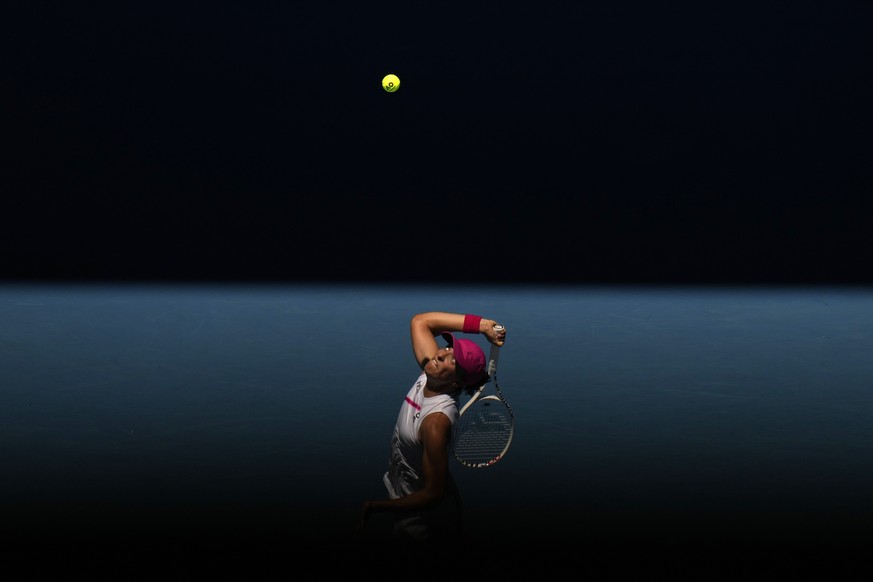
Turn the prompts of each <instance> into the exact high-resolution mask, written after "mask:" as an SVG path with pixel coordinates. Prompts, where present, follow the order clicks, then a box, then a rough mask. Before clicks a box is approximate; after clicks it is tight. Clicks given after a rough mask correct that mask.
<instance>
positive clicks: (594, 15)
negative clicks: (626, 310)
mask: <svg viewBox="0 0 873 582" xmlns="http://www.w3.org/2000/svg"><path fill="white" fill-rule="evenodd" d="M568 4H569V3H568ZM871 25H873V5H871V3H870V2H868V1H862V0H854V1H837V2H813V1H811V0H802V1H799V2H791V3H776V2H740V3H724V4H717V5H713V4H711V3H702V4H701V3H692V2H675V3H669V4H666V5H653V4H652V3H647V2H642V1H627V2H602V3H597V4H592V3H576V5H575V6H573V5H567V4H558V3H535V4H523V5H511V4H505V3H490V4H487V5H478V4H477V5H475V6H470V5H469V3H464V4H462V5H458V6H454V5H448V4H445V3H437V2H417V3H411V2H404V3H400V2H380V3H378V4H376V5H373V4H370V3H347V4H335V3H329V2H320V3H319V2H312V3H309V4H301V3H296V2H295V3H291V2H288V3H279V2H273V3H242V2H239V3H231V2H223V1H222V2H211V3H193V2H161V1H159V2H136V3H123V4H116V5H111V6H110V5H102V6H99V7H98V6H97V5H83V4H82V3H66V4H61V3H57V5H55V3H44V2H43V3H41V2H28V3H23V4H22V5H20V6H17V7H15V9H14V10H9V11H8V12H7V13H6V14H5V15H4V18H3V19H2V34H0V59H2V61H0V62H2V91H0V147H2V150H3V151H2V157H0V160H2V161H0V189H2V207H0V208H2V210H0V265H2V271H0V278H2V280H4V281H9V282H18V281H38V282H48V283H52V284H54V283H60V282H67V281H193V282H205V283H213V282H216V283H217V282H223V281H253V282H268V283H270V282H297V281H324V282H339V283H352V282H363V283H367V282H383V281H400V282H413V283H435V282H450V283H465V282H471V281H474V282H475V281H483V282H489V283H492V282H510V283H524V282H536V283H556V284H557V283H572V284H577V283H584V284H587V283H618V284H625V283H630V284H658V283H697V284H762V285H767V284H789V285H805V284H815V283H822V284H861V285H866V284H870V283H873V270H871V269H870V268H869V260H868V253H867V247H868V246H869V243H868V239H869V232H870V226H869V223H870V221H869V216H870V215H871V211H873V199H871V195H873V166H871V162H870V161H871V159H873V140H871V138H870V136H871V130H873V114H871V108H870V104H871V103H873V79H871V75H873V72H871V71H873V67H871V62H873V35H871V34H870V31H871V30H873V26H871ZM389 72H393V73H396V74H397V75H398V76H399V77H400V79H401V81H402V86H401V88H400V90H399V91H398V92H397V93H394V94H388V93H385V92H384V91H383V90H382V89H381V87H380V80H381V78H382V77H383V76H384V75H385V74H387V73H389ZM58 288H60V287H58ZM551 315H554V314H551ZM560 315H561V314H557V315H556V316H558V317H559V316H560ZM95 319H96V320H99V318H95ZM71 337H73V338H74V339H75V338H76V337H77V336H75V335H72V336H71ZM107 337H108V336H104V337H103V339H104V341H105V340H106V339H107ZM857 337H858V338H860V339H861V340H865V339H866V335H864V333H863V332H858V336H857ZM71 341H72V340H71ZM77 345H78V344H77ZM121 345H124V344H123V343H122V344H121ZM853 345H854V346H855V349H861V348H863V347H864V346H863V341H858V342H857V343H855V344H853ZM35 354H36V355H37V356H39V355H40V354H41V352H40V351H39V350H37V351H36V352H35ZM374 359H375V358H374ZM37 361H38V362H40V364H39V365H42V364H41V360H39V358H37ZM180 368H182V367H181V366H180ZM35 369H39V367H38V366H35ZM128 374H130V371H129V370H125V371H124V373H123V374H122V376H123V377H124V379H127V375H128ZM65 418H66V417H65ZM70 418H72V419H73V420H76V419H79V418H82V417H81V416H76V415H75V414H72V415H70ZM371 436H372V435H370V434H368V435H367V436H366V438H368V439H369V438H371ZM33 463H34V464H35V465H37V466H41V465H40V461H39V460H38V459H37V460H34V461H33ZM47 466H49V465H47ZM11 478H12V479H14V478H15V476H12V477H11ZM64 486H65V484H64V483H58V485H57V489H54V490H55V491H64ZM37 493H38V492H37ZM35 494H36V493H35ZM98 502H99V500H98ZM305 502H306V500H302V501H300V503H305ZM98 505H99V503H98ZM29 509H30V508H22V509H19V510H16V511H19V513H15V514H14V515H12V516H11V519H10V520H9V521H7V523H13V524H16V525H15V526H14V528H17V527H18V526H17V524H19V523H21V524H26V526H22V527H21V535H20V536H18V538H17V539H15V540H13V541H12V542H9V541H8V540H4V544H5V545H4V553H5V554H7V557H9V556H11V557H14V558H19V559H20V562H19V563H21V564H24V566H26V567H27V568H31V569H32V570H31V571H33V572H45V571H47V570H51V571H53V572H54V571H55V570H58V571H63V570H64V568H65V565H68V564H75V565H76V566H77V567H76V569H75V571H79V572H82V571H85V572H87V571H93V572H98V571H99V572H101V573H103V572H107V573H108V576H109V577H112V578H113V579H119V578H126V579H130V578H131V577H136V576H135V575H136V574H137V573H140V574H143V575H144V577H146V576H145V575H146V574H147V575H154V576H157V575H158V574H160V573H165V574H168V575H169V573H179V572H182V574H179V577H181V578H186V577H187V578H188V579H190V578H195V577H198V574H203V573H209V574H210V575H212V574H213V573H215V572H219V573H220V572H225V573H226V572H227V571H228V568H229V567H230V566H229V565H228V564H230V565H232V566H233V567H234V568H236V569H237V570H238V571H239V572H241V573H244V572H255V571H259V570H262V569H263V570H267V569H271V568H273V567H274V566H275V571H277V572H280V573H282V574H283V575H285V574H287V573H288V572H289V571H294V568H295V566H297V565H298V561H299V560H300V557H301V556H303V557H309V558H311V561H309V562H310V563H313V564H315V565H316V567H320V566H327V567H333V568H336V569H338V570H342V571H349V572H353V571H359V572H362V573H364V572H372V571H379V572H382V573H384V572H386V571H387V572H394V573H397V572H400V573H402V572H403V571H402V570H400V571H398V569H397V566H396V563H395V562H394V561H393V560H394V558H395V556H394V555H392V554H390V553H387V554H385V555H384V558H383V557H382V556H380V555H379V553H378V552H376V555H377V558H378V559H377V561H376V562H377V563H376V565H377V566H378V567H377V568H373V569H370V568H369V567H368V564H367V563H366V562H365V561H364V562H361V569H360V570H356V569H357V568H358V564H359V562H358V561H359V560H364V559H365V558H366V557H367V556H369V555H370V554H368V552H369V551H371V550H373V549H374V548H367V547H361V546H360V545H355V543H356V542H355V540H352V539H334V538H329V537H324V536H314V537H312V538H310V539H287V538H283V537H281V536H277V535H275V534H276V532H277V531H284V530H283V529H282V528H284V527H285V526H286V523H287V521H288V520H287V519H286V518H289V515H286V514H282V513H276V512H274V511H273V509H272V508H269V507H268V508H266V509H265V510H264V515H263V516H260V515H259V516H256V517H255V518H254V519H249V518H244V517H239V516H235V515H234V514H233V509H232V508H230V509H228V510H227V513H225V514H220V515H218V516H217V517H216V515H215V514H214V513H213V512H211V511H203V514H202V515H201V514H200V513H198V511H199V510H198V509H197V507H193V508H191V507H187V506H186V507H185V508H184V509H180V508H176V507H169V508H167V507H164V508H162V510H161V511H151V510H149V509H146V510H144V511H143V514H142V515H135V516H133V519H131V516H130V515H129V514H126V513H124V512H119V513H118V515H117V516H116V514H115V513H113V512H114V511H115V509H114V508H113V507H111V506H110V505H106V506H104V507H102V509H101V512H98V513H99V515H98V516H97V517H95V513H94V506H93V504H92V505H89V504H88V503H85V504H83V505H82V506H81V507H68V506H67V507H63V508H60V509H62V510H63V512H64V513H63V514H60V513H58V510H59V508H58V507H55V506H51V505H50V504H49V505H47V506H46V507H43V508H41V510H40V512H39V513H38V514H37V515H36V516H34V515H33V514H32V513H31V512H30V511H29ZM318 510H319V508H317V507H316V508H314V509H313V512H314V513H317V512H318ZM556 512H558V513H559V514H560V508H556ZM242 513H245V512H242ZM6 517H7V518H10V516H8V515H7V516H6ZM98 517H99V519H98ZM290 517H293V516H290ZM593 517H595V518H596V519H592V521H591V523H593V524H594V525H593V526H591V527H589V528H588V529H586V530H585V531H586V532H587V533H586V536H587V537H585V543H586V549H587V550H589V551H588V552H587V553H583V554H578V553H576V552H577V551H578V550H579V548H578V547H576V546H575V545H574V544H568V547H563V546H559V545H549V546H546V547H542V546H535V545H534V543H532V544H531V546H529V547H522V548H519V547H513V548H511V549H510V550H509V551H510V553H511V554H512V555H513V556H515V558H516V560H515V561H514V562H512V563H511V564H510V565H508V566H505V569H507V570H512V568H513V567H514V566H515V565H516V564H524V565H525V568H527V570H525V573H526V575H527V574H537V573H542V572H543V571H544V570H546V569H548V570H549V571H558V570H561V571H569V572H576V573H578V572H580V571H586V568H588V571H590V570H592V569H593V570H594V571H597V572H601V573H609V572H612V571H613V568H614V567H618V566H621V565H622V564H625V566H626V567H628V566H627V564H628V559H629V557H628V556H629V554H633V559H632V560H631V562H630V563H631V566H630V567H631V568H632V569H638V570H639V571H640V572H652V571H658V570H659V568H660V570H661V571H667V572H669V573H673V574H677V575H679V574H682V573H684V572H683V571H681V570H682V568H688V569H691V570H694V573H695V574H701V573H703V574H705V575H711V574H714V573H717V572H730V573H732V574H737V573H739V574H737V575H747V574H748V575H753V574H758V573H761V572H766V573H772V574H778V573H779V572H782V571H784V570H786V569H788V570H792V571H794V572H799V571H804V570H806V569H807V567H808V565H809V562H808V558H809V557H810V556H812V557H813V558H814V559H816V560H818V562H817V563H818V564H822V565H823V568H824V569H827V568H832V567H843V568H848V566H846V564H848V563H849V562H848V561H846V559H845V558H846V556H845V555H844V554H842V553H841V550H842V549H843V548H845V547H849V548H850V549H851V550H854V549H857V547H858V546H863V543H864V538H863V535H864V534H865V533H867V532H868V531H869V528H868V526H869V524H868V523H867V522H866V521H865V519H864V516H861V517H857V516H854V515H852V514H849V515H848V516H847V517H846V518H845V520H843V521H841V522H838V523H837V527H836V530H837V531H834V530H833V529H831V530H828V528H834V522H833V521H823V522H822V523H821V524H820V525H821V528H819V527H817V526H818V525H819V524H817V523H812V524H810V523H803V522H802V520H803V518H802V516H801V517H796V516H792V517H791V520H798V521H801V523H797V521H791V520H787V521H785V522H783V521H782V516H779V515H776V516H775V517H772V519H773V520H774V521H775V522H776V523H778V524H779V527H780V528H782V529H781V531H782V532H783V533H786V534H787V533H790V532H791V531H793V526H794V525H795V524H797V525H798V527H799V528H800V529H799V530H798V531H800V532H807V531H810V530H815V531H823V532H825V533H822V536H826V535H827V532H828V531H831V532H832V534H833V537H832V538H831V539H832V540H834V542H833V545H832V546H827V547H825V548H822V547H820V546H818V545H816V544H803V543H801V544H797V545H792V544H790V543H789V544H786V545H784V546H779V544H777V547H778V550H779V552H777V553H778V555H771V554H773V552H774V548H773V545H768V543H767V540H766V539H764V538H766V536H767V531H768V530H767V529H766V528H762V530H761V531H762V532H763V533H760V534H758V535H757V536H752V537H751V538H748V539H747V538H744V537H743V535H744V533H745V532H744V531H739V533H738V530H734V529H731V527H730V524H728V526H727V527H725V528H724V529H721V527H720V526H722V525H724V524H720V523H715V524H713V525H711V527H710V528H709V529H708V530H707V531H708V536H709V537H705V539H700V538H699V537H698V536H697V532H696V531H695V530H694V529H693V528H688V529H686V528H683V527H682V526H681V525H679V526H676V528H675V529H673V530H670V531H662V530H661V525H660V524H661V521H660V520H659V519H658V517H657V516H655V517H653V518H652V521H651V522H650V523H642V522H641V521H639V520H638V521H636V522H634V521H633V519H631V518H622V516H620V515H615V514H613V513H607V515H601V516H593ZM770 518H771V517H770V516H767V515H763V516H762V517H760V522H761V523H766V522H767V520H768V519H770ZM95 520H96V524H97V525H93V526H92V527H89V526H88V524H89V523H92V522H95ZM106 522H109V523H110V524H111V525H112V527H111V528H109V529H110V530H112V531H115V525H118V529H119V530H123V529H124V528H125V527H127V528H130V527H134V528H140V529H139V530H138V533H137V532H134V533H135V534H136V535H133V536H128V537H118V538H116V537H114V536H113V535H107V534H106V533H105V531H106V530H105V529H104V528H103V524H104V523H106ZM191 523H196V524H197V527H196V528H194V530H195V531H196V535H191V534H190V530H186V529H184V528H179V527H178V526H180V525H186V526H188V525H190V524H191ZM278 523H281V526H280V525H276V524H278ZM591 523H589V524H588V525H591ZM67 524H73V525H71V526H70V527H69V528H66V527H61V526H62V525H63V526H66V525H67ZM784 524H787V525H784ZM578 525H579V524H578V523H575V522H571V523H568V524H567V525H566V527H567V529H568V531H570V532H575V531H576V530H574V528H575V527H576V526H578ZM561 527H564V526H563V524H562V525H561ZM601 528H603V529H601ZM174 529H175V530H178V531H177V533H174ZM604 531H606V533H607V534H608V535H605V536H601V535H600V534H601V533H603V532H604ZM539 533H542V534H543V537H544V538H546V539H552V540H554V539H560V538H561V535H562V534H563V533H564V532H563V531H543V532H539V531H538V530H533V531H532V532H531V538H532V539H533V540H534V542H535V541H536V540H537V539H538V535H539ZM201 534H202V535H201ZM661 534H664V535H663V536H661ZM797 535H798V536H799V537H800V536H801V534H797ZM659 536H661V537H660V539H659ZM13 537H15V536H13ZM567 539H576V538H572V537H571V536H569V535H568V537H567ZM604 539H605V540H607V541H604ZM71 540H72V541H73V542H74V543H71ZM672 540H679V543H677V544H673V543H672ZM13 542H17V543H13ZM486 545H487V546H488V547H489V549H492V548H493V549H496V550H501V549H503V550H504V551H505V549H504V548H501V546H500V541H499V540H491V541H490V542H487V543H486ZM680 546H684V547H685V548H686V549H684V550H682V549H681V548H680ZM863 547H866V546H863ZM835 548H837V549H835ZM358 552H360V553H358ZM525 552H529V554H530V556H531V559H530V560H524V559H523V558H524V557H525V556H526V555H527V554H526V553H525ZM760 555H769V556H771V558H772V559H771V560H770V561H769V569H767V570H760V569H757V568H756V564H755V561H756V559H757V558H758V557H759V556H760ZM580 556H582V558H580ZM586 556H587V557H586ZM573 558H576V559H575V560H574V559H573ZM583 558H584V559H585V560H588V559H591V560H593V561H594V563H593V564H592V563H590V562H588V563H580V559H583ZM695 558H699V559H700V561H699V562H698V563H696V564H695V562H694V560H695ZM379 560H384V561H383V562H381V563H380V562H379ZM468 563H469V564H471V565H473V564H475V565H481V562H478V561H475V560H473V559H471V560H469V562H468ZM131 564H133V567H131ZM177 564H184V568H183V569H180V568H177V567H176V566H177ZM664 564H669V565H670V567H669V568H665V567H663V565H664ZM137 568H140V570H137ZM516 573H517V572H516ZM38 577H39V576H38V575H34V576H33V577H32V578H33V579H36V578H38ZM265 577H266V576H265Z"/></svg>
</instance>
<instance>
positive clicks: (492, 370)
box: [488, 323, 503, 378]
mask: <svg viewBox="0 0 873 582" xmlns="http://www.w3.org/2000/svg"><path fill="white" fill-rule="evenodd" d="M494 329H495V330H496V331H502V330H503V326H502V325H500V324H499V323H498V324H497V325H495V326H494ZM499 357H500V346H498V345H497V344H491V358H490V359H489V361H488V377H489V378H493V377H494V374H496V373H497V360H498V358H499Z"/></svg>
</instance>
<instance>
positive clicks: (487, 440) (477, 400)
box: [455, 326, 515, 468]
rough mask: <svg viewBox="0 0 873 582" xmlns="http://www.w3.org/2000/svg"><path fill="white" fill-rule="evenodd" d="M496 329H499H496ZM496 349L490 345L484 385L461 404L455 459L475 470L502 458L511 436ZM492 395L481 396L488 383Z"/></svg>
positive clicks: (512, 420) (512, 423)
mask: <svg viewBox="0 0 873 582" xmlns="http://www.w3.org/2000/svg"><path fill="white" fill-rule="evenodd" d="M495 328H496V329H498V330H500V329H502V327H501V326H496V327H495ZM499 356H500V347H499V346H497V345H496V344H491V359H490V360H489V362H488V377H489V379H488V381H487V382H485V383H484V384H483V385H482V386H481V387H480V388H479V390H477V391H476V392H475V393H474V394H473V395H472V396H471V397H470V399H469V400H468V401H467V403H466V404H464V406H463V408H461V412H460V421H459V425H458V438H457V441H456V442H455V458H456V459H457V460H458V461H459V462H460V463H461V464H462V465H464V466H467V467H473V468H479V467H488V466H490V465H493V464H494V463H496V462H497V461H499V460H500V459H502V458H503V457H504V455H506V451H508V450H509V445H510V444H511V443H512V435H513V433H514V432H515V418H514V417H513V415H512V409H511V408H510V407H509V404H508V403H507V402H506V399H505V398H504V397H503V393H502V392H501V391H500V386H499V385H498V384H497V359H498V357H499ZM492 382H493V383H494V394H488V395H486V396H483V395H482V392H483V391H484V389H485V386H487V385H488V384H489V383H492Z"/></svg>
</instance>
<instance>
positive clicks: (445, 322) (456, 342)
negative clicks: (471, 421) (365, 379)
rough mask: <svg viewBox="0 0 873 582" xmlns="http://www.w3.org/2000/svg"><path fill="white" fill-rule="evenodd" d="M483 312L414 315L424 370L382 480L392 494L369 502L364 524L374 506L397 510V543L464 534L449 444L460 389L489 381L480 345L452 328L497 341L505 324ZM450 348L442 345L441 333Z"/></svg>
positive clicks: (406, 404)
mask: <svg viewBox="0 0 873 582" xmlns="http://www.w3.org/2000/svg"><path fill="white" fill-rule="evenodd" d="M495 325H497V322H496V321H494V320H493V319H485V318H483V317H480V316H478V315H472V314H456V313H443V312H437V311H431V312H427V313H419V314H417V315H415V316H413V317H412V320H411V322H410V333H411V336H412V351H413V353H414V355H415V360H416V362H418V365H419V366H420V367H421V370H422V371H421V374H420V375H419V376H418V378H417V379H416V380H415V382H414V383H413V385H412V388H410V389H409V392H408V393H407V394H406V398H405V400H404V401H403V404H402V405H401V407H400V414H399V415H398V416H397V424H396V425H395V426H394V434H393V436H392V437H391V443H390V448H389V456H388V470H387V471H386V472H385V475H384V477H383V482H384V483H385V488H386V489H387V490H388V498H387V499H378V500H370V501H365V502H364V505H363V509H362V511H361V516H360V523H359V527H360V528H361V529H362V530H363V528H364V527H365V526H366V522H367V519H368V518H369V517H370V516H371V514H372V513H373V512H391V513H392V514H393V517H394V520H393V524H394V525H393V530H392V531H393V539H394V541H396V542H398V543H416V542H426V543H428V544H429V545H430V544H432V543H441V542H445V543H457V542H458V541H459V536H461V535H462V529H461V517H462V515H461V497H460V494H459V492H458V488H457V485H456V484H455V481H454V479H452V476H451V473H450V472H449V457H450V454H451V445H452V441H453V439H454V437H455V426H456V423H457V420H458V399H459V396H460V394H461V392H462V391H467V392H470V393H472V392H473V391H474V390H476V389H477V388H479V387H480V386H482V385H483V384H484V383H485V382H486V381H487V379H488V372H487V359H486V356H485V352H484V351H482V348H480V347H479V345H478V344H477V343H476V342H474V341H471V340H469V339H460V338H457V339H456V338H455V336H454V334H453V333H452V332H463V333H465V334H481V335H483V336H485V338H487V340H488V341H489V342H491V343H493V344H496V345H498V346H502V345H503V343H504V342H505V341H506V330H505V329H502V330H501V331H499V332H498V331H495V329H494V326H495ZM438 335H441V336H442V337H443V339H445V341H446V342H447V344H448V345H447V346H446V347H444V348H440V347H439V346H438V345H437V340H436V336H438Z"/></svg>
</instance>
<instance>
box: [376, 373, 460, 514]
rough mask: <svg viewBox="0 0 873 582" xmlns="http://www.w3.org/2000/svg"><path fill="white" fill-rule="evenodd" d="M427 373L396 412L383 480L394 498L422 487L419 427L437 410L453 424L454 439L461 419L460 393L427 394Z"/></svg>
mask: <svg viewBox="0 0 873 582" xmlns="http://www.w3.org/2000/svg"><path fill="white" fill-rule="evenodd" d="M426 383H427V375H425V374H424V372H422V374H421V376H419V377H418V380H416V381H415V384H413V386H412V388H410V389H409V392H408V393H407V394H406V400H405V401H404V402H403V405H402V406H401V407H400V414H398V415H397V424H395V425H394V435H393V436H392V437H391V447H390V454H389V457H388V471H387V472H386V473H385V476H384V477H383V478H382V480H383V481H384V482H385V487H386V488H387V489H388V496H389V497H390V498H391V499H396V498H397V497H403V496H405V495H409V494H411V493H415V492H416V491H419V490H421V488H422V487H423V485H424V484H423V479H424V474H423V471H422V466H421V457H422V452H423V448H422V445H421V439H420V438H419V436H418V428H419V427H420V426H421V421H423V420H424V419H425V418H426V417H427V416H428V415H431V414H434V413H435V412H441V413H443V414H445V415H446V416H447V417H448V418H449V420H450V421H451V423H452V441H454V438H455V426H456V423H457V420H458V397H457V395H449V394H437V395H436V396H431V397H429V398H425V397H424V387H425V384H426Z"/></svg>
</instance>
